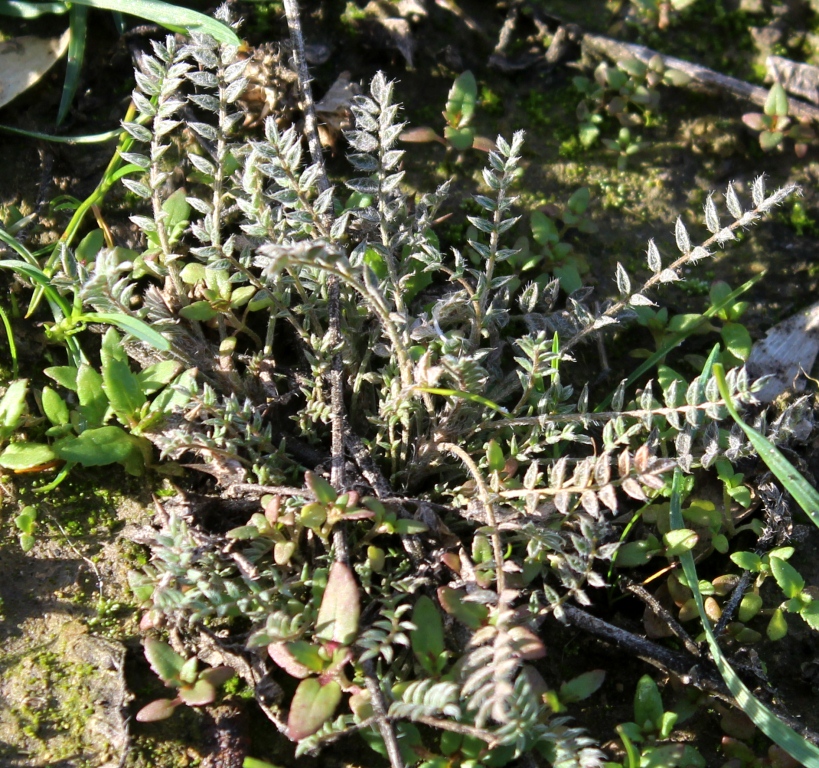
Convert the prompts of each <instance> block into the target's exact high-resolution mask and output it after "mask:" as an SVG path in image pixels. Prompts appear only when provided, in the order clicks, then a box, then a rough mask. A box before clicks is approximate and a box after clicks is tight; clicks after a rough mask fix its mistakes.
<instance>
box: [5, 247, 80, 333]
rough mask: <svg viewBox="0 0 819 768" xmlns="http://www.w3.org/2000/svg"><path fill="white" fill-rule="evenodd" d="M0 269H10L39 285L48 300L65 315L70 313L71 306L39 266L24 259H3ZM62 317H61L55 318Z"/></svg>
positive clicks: (67, 315)
mask: <svg viewBox="0 0 819 768" xmlns="http://www.w3.org/2000/svg"><path fill="white" fill-rule="evenodd" d="M0 269H10V270H12V272H16V273H17V274H18V275H23V276H24V277H27V278H28V279H29V280H31V282H32V283H34V284H35V285H38V286H40V288H41V289H42V290H43V291H44V293H45V295H46V297H47V298H48V300H49V302H52V303H53V304H55V305H56V306H58V307H59V308H60V311H62V313H63V315H64V316H65V317H69V316H70V315H71V307H70V306H69V304H68V302H67V301H66V300H65V298H64V297H63V296H61V295H60V294H59V293H58V292H57V291H56V290H55V288H54V286H52V285H51V281H50V280H49V278H48V276H47V275H46V274H45V273H44V272H43V270H41V269H40V268H39V267H35V266H34V265H32V264H28V263H26V262H25V261H18V260H17V259H3V260H2V261H0ZM57 319H58V320H59V319H62V318H57Z"/></svg>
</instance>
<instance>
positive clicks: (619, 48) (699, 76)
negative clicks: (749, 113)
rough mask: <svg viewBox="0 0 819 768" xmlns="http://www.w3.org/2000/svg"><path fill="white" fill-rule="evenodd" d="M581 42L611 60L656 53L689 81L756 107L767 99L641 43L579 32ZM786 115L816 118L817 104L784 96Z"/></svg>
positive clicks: (752, 87)
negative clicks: (581, 34)
mask: <svg viewBox="0 0 819 768" xmlns="http://www.w3.org/2000/svg"><path fill="white" fill-rule="evenodd" d="M581 45H582V47H583V49H584V50H585V51H588V52H590V53H596V54H598V55H599V54H604V55H606V56H608V57H609V58H611V59H614V60H615V61H620V60H621V59H627V58H635V59H639V60H640V61H642V62H643V63H644V64H647V63H648V62H649V60H650V59H651V58H653V57H654V56H659V57H660V58H661V59H662V61H663V64H664V65H665V66H666V68H668V69H678V70H679V71H680V72H684V73H685V74H686V75H688V76H689V77H691V79H692V82H693V83H696V84H698V85H702V86H705V87H707V88H716V89H718V90H721V91H727V92H728V93H730V94H732V95H733V96H736V97H737V98H739V99H744V100H746V101H750V102H752V103H754V104H757V105H759V106H760V107H764V106H765V101H766V100H767V98H768V90H767V89H766V88H762V87H761V86H758V85H751V84H750V83H746V82H745V81H744V80H737V79H736V78H735V77H728V76H727V75H722V74H720V73H719V72H715V71H714V70H713V69H708V67H703V66H701V65H700V64H692V63H691V62H690V61H685V60H683V59H677V58H675V57H673V56H666V55H665V54H662V53H658V52H657V51H653V50H651V48H646V47H645V46H644V45H637V44H635V43H621V42H619V41H618V40H612V39H611V38H609V37H603V36H602V35H592V34H588V33H586V34H584V35H583V39H582V42H581ZM689 87H690V84H689ZM788 114H789V115H792V116H793V117H797V118H799V119H803V120H815V121H819V107H814V106H813V105H811V104H806V103H805V102H804V101H799V100H798V99H793V98H789V99H788Z"/></svg>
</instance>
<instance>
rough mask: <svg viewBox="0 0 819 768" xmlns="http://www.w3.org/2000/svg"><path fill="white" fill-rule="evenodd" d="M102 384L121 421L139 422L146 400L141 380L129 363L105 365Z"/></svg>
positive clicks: (119, 362)
mask: <svg viewBox="0 0 819 768" xmlns="http://www.w3.org/2000/svg"><path fill="white" fill-rule="evenodd" d="M102 382H103V383H102V388H103V391H104V392H105V394H106V395H107V396H108V402H109V403H110V404H111V408H113V410H114V413H116V415H117V417H118V418H119V420H120V421H122V422H123V423H135V422H137V421H138V420H139V413H140V410H141V409H142V406H143V405H144V404H145V399H146V398H145V394H144V393H143V391H142V387H141V385H140V381H139V378H137V375H136V374H135V373H134V372H133V371H132V370H131V367H130V366H129V365H128V363H127V362H123V361H121V360H109V361H108V362H107V363H103V368H102Z"/></svg>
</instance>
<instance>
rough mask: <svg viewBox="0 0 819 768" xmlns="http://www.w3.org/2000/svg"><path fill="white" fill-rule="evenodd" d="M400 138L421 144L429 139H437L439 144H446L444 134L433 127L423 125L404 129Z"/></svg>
mask: <svg viewBox="0 0 819 768" xmlns="http://www.w3.org/2000/svg"><path fill="white" fill-rule="evenodd" d="M398 138H399V139H401V141H407V142H412V143H419V144H421V143H426V142H428V141H437V142H438V143H439V144H444V145H446V140H445V139H444V138H443V136H439V135H438V134H437V133H435V131H433V130H432V128H428V127H427V126H423V125H422V126H419V127H418V128H408V129H407V130H406V131H402V132H401V135H400V136H399V137H398Z"/></svg>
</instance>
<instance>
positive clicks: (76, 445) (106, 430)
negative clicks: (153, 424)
mask: <svg viewBox="0 0 819 768" xmlns="http://www.w3.org/2000/svg"><path fill="white" fill-rule="evenodd" d="M134 440H135V438H133V437H132V436H131V435H129V434H128V433H127V432H126V431H125V430H123V429H122V428H121V427H115V426H110V427H98V428H96V429H87V430H86V431H85V432H83V433H82V434H80V435H79V436H77V437H64V438H63V439H62V440H57V442H55V443H54V453H56V454H57V456H58V457H59V458H61V459H64V460H65V461H73V462H76V463H77V464H82V465H83V466H84V467H104V466H106V465H108V464H116V463H117V462H121V461H126V460H127V459H128V458H129V454H130V453H131V452H132V451H133V450H134V448H135V443H134Z"/></svg>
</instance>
